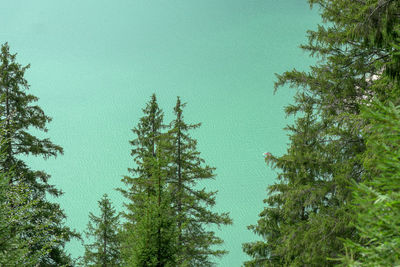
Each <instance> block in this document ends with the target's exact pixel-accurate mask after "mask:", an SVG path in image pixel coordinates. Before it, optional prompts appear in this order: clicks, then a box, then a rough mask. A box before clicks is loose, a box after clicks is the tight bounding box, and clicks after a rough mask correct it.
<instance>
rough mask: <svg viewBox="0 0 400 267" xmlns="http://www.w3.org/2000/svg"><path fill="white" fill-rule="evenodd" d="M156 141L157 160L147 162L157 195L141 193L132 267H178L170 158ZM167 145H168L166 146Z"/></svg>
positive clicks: (152, 184) (160, 142) (131, 260)
mask: <svg viewBox="0 0 400 267" xmlns="http://www.w3.org/2000/svg"><path fill="white" fill-rule="evenodd" d="M162 139H163V138H162V137H161V140H160V139H158V140H157V150H156V157H153V158H148V160H149V161H150V162H149V165H151V167H150V168H151V169H150V170H151V173H152V177H151V180H150V186H151V187H152V190H151V191H153V192H154V194H150V195H149V194H147V192H142V193H141V196H140V197H141V198H143V201H142V203H144V206H141V208H142V209H144V210H142V211H139V212H140V213H144V215H143V216H142V217H141V218H140V219H139V220H138V221H137V223H136V224H135V227H134V230H133V231H132V237H131V238H133V240H134V243H133V245H132V247H131V251H132V257H130V258H129V262H128V264H129V266H154V267H156V266H160V267H161V266H171V267H172V266H176V224H175V220H174V213H173V210H172V208H171V195H170V191H169V190H168V185H167V183H166V178H167V174H168V168H167V165H168V163H169V161H170V160H169V157H168V155H167V154H166V153H165V148H164V145H163V141H162ZM164 144H165V143H164Z"/></svg>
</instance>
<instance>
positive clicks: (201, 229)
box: [168, 97, 232, 266]
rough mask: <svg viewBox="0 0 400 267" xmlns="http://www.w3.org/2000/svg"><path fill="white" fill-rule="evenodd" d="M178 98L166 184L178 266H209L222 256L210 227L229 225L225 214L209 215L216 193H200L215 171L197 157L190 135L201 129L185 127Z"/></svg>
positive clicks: (213, 213)
mask: <svg viewBox="0 0 400 267" xmlns="http://www.w3.org/2000/svg"><path fill="white" fill-rule="evenodd" d="M184 106H185V104H183V103H181V101H180V99H179V97H178V99H177V102H176V106H175V108H174V113H175V119H174V120H173V121H172V122H171V130H170V131H169V134H168V138H169V140H170V143H171V145H170V147H169V149H170V151H169V153H168V154H169V155H170V156H171V159H172V161H171V164H170V175H169V179H168V183H169V184H170V190H172V196H173V198H172V203H173V207H174V210H175V214H176V221H177V228H178V240H177V245H178V264H177V265H178V266H211V265H212V264H213V262H212V258H211V257H212V256H216V257H218V256H222V255H223V254H225V253H227V251H225V250H221V249H216V247H215V245H220V244H222V243H223V240H222V239H220V238H219V237H217V236H216V235H215V233H214V232H213V231H212V230H211V229H210V228H209V227H210V226H211V225H215V226H218V227H219V226H221V225H227V224H231V223H232V220H231V219H230V218H229V215H228V213H222V214H218V213H216V212H213V211H211V208H213V207H214V205H215V196H216V193H217V192H216V191H215V192H207V191H206V190H205V188H202V189H199V188H198V186H197V184H198V182H199V181H203V180H207V179H213V178H214V176H215V175H214V173H213V172H214V170H215V168H212V167H210V166H208V165H204V163H205V161H204V159H202V158H201V157H200V152H199V151H197V148H196V146H197V141H196V140H195V139H193V138H192V137H191V136H190V135H189V131H191V130H194V129H196V128H198V127H200V123H199V124H187V123H185V121H184V117H183V114H182V113H183V108H184Z"/></svg>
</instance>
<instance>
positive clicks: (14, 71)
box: [0, 43, 77, 266]
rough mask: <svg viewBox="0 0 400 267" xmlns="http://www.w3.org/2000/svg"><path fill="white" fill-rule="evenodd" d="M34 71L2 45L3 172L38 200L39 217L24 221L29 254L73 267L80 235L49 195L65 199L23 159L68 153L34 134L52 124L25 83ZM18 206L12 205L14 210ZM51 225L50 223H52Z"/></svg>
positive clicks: (0, 111) (45, 261)
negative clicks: (70, 246) (42, 228)
mask: <svg viewBox="0 0 400 267" xmlns="http://www.w3.org/2000/svg"><path fill="white" fill-rule="evenodd" d="M28 68H29V65H28V66H24V67H23V66H21V65H20V64H18V63H17V62H16V55H15V54H11V53H10V51H9V46H8V44H7V43H6V44H3V45H2V46H1V54H0V95H1V97H0V120H1V121H3V122H4V123H3V133H4V134H3V135H2V138H3V139H2V140H3V141H2V142H1V150H2V151H4V156H3V157H2V158H1V160H0V167H1V169H2V170H4V171H5V173H9V172H10V171H11V170H12V173H13V175H12V176H9V184H10V186H14V185H15V186H19V185H21V184H24V185H25V186H27V190H28V191H29V193H28V194H27V195H26V197H28V199H29V201H34V203H35V205H34V206H32V207H31V208H32V209H35V212H34V213H33V214H34V216H30V217H29V220H24V221H23V222H22V221H20V223H21V224H24V234H23V236H24V238H25V239H26V241H27V242H30V246H29V252H30V254H32V255H34V254H36V253H37V251H41V250H43V249H45V248H46V249H47V247H48V246H49V245H51V248H50V252H49V253H46V254H44V255H42V257H40V264H41V266H60V265H65V264H66V265H70V264H72V263H71V260H70V258H69V256H68V255H67V254H66V253H65V251H64V246H65V243H66V242H67V241H69V240H70V238H71V237H74V236H77V234H76V233H74V232H73V231H71V230H70V229H69V228H68V227H66V226H65V225H64V220H65V215H64V213H63V212H62V210H61V209H60V207H59V205H58V204H56V203H52V202H49V201H48V200H47V199H46V194H51V195H52V196H55V197H57V196H60V195H61V193H62V192H61V191H60V190H58V189H56V188H55V187H54V186H53V185H50V184H49V183H48V180H49V178H50V176H49V175H48V174H47V173H45V172H44V171H34V170H32V169H30V168H29V166H27V164H26V163H25V162H24V161H23V160H21V158H20V157H19V156H21V155H26V156H28V155H33V156H42V157H44V158H48V157H52V156H56V155H57V154H59V153H62V152H63V150H62V148H61V147H60V146H58V145H55V144H53V143H52V142H51V141H50V140H49V139H47V138H45V139H39V138H37V137H35V136H34V135H32V134H30V133H29V130H30V129H31V128H35V129H37V130H39V131H43V132H46V131H47V128H46V125H47V123H48V122H50V121H51V118H50V117H48V116H46V115H45V114H44V112H43V110H42V109H41V108H40V107H39V106H37V105H35V104H34V103H35V102H36V101H37V100H38V98H37V97H35V96H33V95H30V94H28V93H27V89H29V85H28V82H27V81H26V80H25V78H24V75H25V71H26V70H27V69H28ZM16 205H17V204H15V203H11V207H14V206H16ZM49 220H50V221H49ZM42 224H43V225H44V224H48V225H47V227H48V228H49V233H52V234H51V235H50V236H48V239H44V238H37V236H40V235H41V232H37V225H42Z"/></svg>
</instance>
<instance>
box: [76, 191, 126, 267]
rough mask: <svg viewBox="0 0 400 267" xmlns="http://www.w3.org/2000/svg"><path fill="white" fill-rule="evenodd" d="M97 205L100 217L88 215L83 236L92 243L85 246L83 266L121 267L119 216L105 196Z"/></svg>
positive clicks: (105, 195)
mask: <svg viewBox="0 0 400 267" xmlns="http://www.w3.org/2000/svg"><path fill="white" fill-rule="evenodd" d="M98 203H99V208H100V216H98V217H97V216H95V215H93V213H90V214H89V219H90V221H89V223H88V226H87V231H86V232H85V234H86V237H87V238H89V239H91V240H93V243H91V244H88V245H85V255H84V257H83V260H84V264H85V266H98V267H116V266H121V252H120V249H121V248H120V243H121V240H120V237H119V235H118V233H119V230H120V229H119V226H120V225H119V215H118V214H116V211H115V209H114V207H113V206H112V203H111V201H110V199H109V198H108V196H107V194H104V195H103V197H102V198H101V200H100V201H99V202H98Z"/></svg>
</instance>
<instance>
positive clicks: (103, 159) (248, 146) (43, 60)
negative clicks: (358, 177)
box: [0, 0, 320, 266]
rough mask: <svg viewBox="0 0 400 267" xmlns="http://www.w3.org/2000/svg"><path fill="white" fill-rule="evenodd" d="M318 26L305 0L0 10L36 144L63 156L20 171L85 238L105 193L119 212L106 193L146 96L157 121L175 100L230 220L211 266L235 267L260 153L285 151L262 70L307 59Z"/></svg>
mask: <svg viewBox="0 0 400 267" xmlns="http://www.w3.org/2000/svg"><path fill="white" fill-rule="evenodd" d="M319 21H320V18H319V16H318V12H317V11H316V10H313V11H311V10H310V8H309V6H308V4H307V3H306V1H305V0H304V1H299V0H280V1H278V0H253V1H249V0H229V1H228V0H219V1H216V0H198V1H194V0H168V1H167V0H165V1H164V0H158V1H149V0H146V1H145V0H141V1H139V0H135V1H134V0H129V1H128V0H118V1H99V0H85V1H82V0H81V1H76V0H68V1H66V0H62V1H61V0H59V1H54V0H36V1H22V0H13V1H5V0H0V42H1V43H4V42H6V41H8V42H9V45H10V47H11V51H12V52H17V53H18V57H17V61H18V62H20V63H22V64H28V63H31V65H32V67H31V69H30V70H29V71H28V72H27V75H26V77H27V79H28V81H29V82H30V84H31V93H32V94H34V95H36V96H38V97H39V98H40V100H39V102H38V103H39V105H40V106H41V107H42V108H43V109H44V111H45V112H46V113H47V114H48V115H50V116H52V117H53V119H54V120H53V122H51V124H50V125H49V132H48V134H45V135H43V136H48V137H50V138H51V140H52V141H53V142H54V143H56V144H60V145H61V146H63V147H64V149H65V154H64V155H63V156H59V157H58V158H56V159H49V160H47V161H44V160H43V159H40V158H37V159H36V158H29V162H30V164H31V165H32V166H33V167H34V168H38V169H45V170H46V171H48V172H49V173H50V174H51V175H52V179H51V182H52V183H53V184H55V185H56V186H57V187H58V188H60V189H62V190H63V191H64V192H65V194H64V195H63V196H62V197H61V198H59V199H57V201H58V202H59V203H60V204H61V206H62V208H63V209H64V210H65V213H66V214H67V216H68V220H67V222H66V223H67V225H69V226H71V227H73V228H75V229H77V230H79V231H82V230H83V229H85V227H86V224H87V222H88V213H89V212H90V211H92V212H94V213H95V214H97V201H98V200H99V199H100V197H101V196H102V195H103V194H104V193H108V194H109V195H110V196H111V199H112V201H113V203H114V205H115V206H116V207H118V209H119V210H120V209H121V205H122V202H123V199H122V197H121V195H120V194H119V193H118V192H116V191H115V190H114V188H117V187H120V186H122V184H121V182H120V179H121V177H122V176H123V175H126V174H127V168H128V167H131V166H132V160H131V158H130V156H129V153H130V145H129V143H128V141H129V140H131V139H133V138H134V136H133V134H132V133H131V130H130V129H132V128H133V127H134V126H135V125H136V124H137V122H138V119H139V118H140V117H141V116H142V110H141V109H142V108H143V107H144V105H145V103H146V102H147V101H148V100H149V99H150V95H151V94H152V93H153V92H155V93H156V94H157V96H158V99H159V104H160V106H161V108H163V109H164V111H165V114H166V121H167V122H169V121H170V119H172V108H173V107H174V105H175V101H176V96H180V97H181V98H182V100H183V101H184V102H188V105H187V108H186V110H185V111H184V114H185V117H186V121H187V122H192V123H196V122H202V127H201V128H200V129H199V130H197V131H196V132H193V136H194V137H195V138H197V139H198V144H199V145H198V148H199V151H201V152H202V156H203V157H204V158H205V159H206V161H207V163H208V164H210V165H211V166H215V167H216V168H217V171H216V174H217V176H216V179H215V181H210V182H207V183H205V184H202V186H205V187H206V188H207V189H209V190H214V189H217V190H219V193H218V197H217V206H216V210H218V211H228V212H230V214H231V217H232V218H233V221H234V224H233V226H227V227H222V228H221V229H220V230H217V231H218V235H219V236H220V237H222V238H223V239H224V240H225V245H224V247H225V249H227V250H229V251H230V253H229V254H228V255H226V256H224V257H223V258H221V259H217V263H218V264H217V265H218V266H240V265H241V263H242V262H243V261H244V260H246V259H247V256H246V255H245V254H244V253H243V252H242V249H241V246H242V243H244V242H249V241H252V240H256V239H259V237H257V236H255V235H253V234H252V233H251V232H250V231H248V230H247V229H246V226H247V225H250V224H255V223H256V221H257V219H258V214H259V213H260V212H261V210H262V208H263V206H264V204H263V202H262V200H263V199H264V198H265V196H266V187H267V186H268V185H269V184H272V183H273V182H274V179H275V177H276V173H275V171H273V170H270V169H269V168H268V167H267V166H266V165H265V162H264V160H263V153H264V152H267V151H269V152H271V153H273V154H276V155H280V154H282V153H284V152H285V150H286V146H287V142H288V138H287V133H286V132H285V131H284V130H283V128H284V127H285V125H286V124H288V123H290V122H291V121H292V120H291V119H290V118H285V115H284V112H283V107H284V106H285V105H286V104H288V103H289V102H291V101H292V96H293V93H294V91H293V89H288V88H282V89H280V90H279V91H278V92H277V93H276V94H275V95H274V94H273V82H274V81H275V76H274V73H282V72H283V71H286V70H291V69H292V68H294V67H296V68H297V69H307V66H309V65H310V64H311V63H312V62H314V60H313V59H310V58H309V56H308V55H307V54H305V53H304V52H302V51H301V50H300V49H299V48H298V46H299V44H301V43H304V42H305V41H306V30H307V29H314V28H315V27H316V24H317V23H318V22H319ZM68 251H69V252H70V253H72V255H73V256H79V255H82V253H83V247H82V246H81V244H80V243H79V242H76V241H74V242H71V243H70V244H69V245H68Z"/></svg>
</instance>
